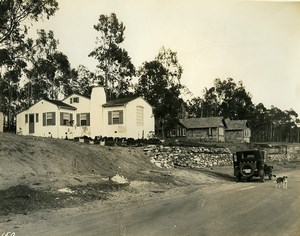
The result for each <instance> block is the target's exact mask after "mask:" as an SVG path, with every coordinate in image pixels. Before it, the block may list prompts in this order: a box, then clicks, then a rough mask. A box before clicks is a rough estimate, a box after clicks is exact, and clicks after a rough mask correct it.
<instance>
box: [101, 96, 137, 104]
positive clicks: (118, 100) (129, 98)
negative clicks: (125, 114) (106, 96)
mask: <svg viewBox="0 0 300 236" xmlns="http://www.w3.org/2000/svg"><path fill="white" fill-rule="evenodd" d="M136 98H138V96H134V97H126V98H120V99H114V100H110V101H107V102H106V103H105V104H103V107H116V106H124V105H126V104H127V103H129V102H131V101H132V100H134V99H136Z"/></svg>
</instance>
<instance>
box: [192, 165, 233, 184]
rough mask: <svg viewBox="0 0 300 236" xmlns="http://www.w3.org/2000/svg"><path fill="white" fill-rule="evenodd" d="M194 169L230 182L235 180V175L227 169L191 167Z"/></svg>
mask: <svg viewBox="0 0 300 236" xmlns="http://www.w3.org/2000/svg"><path fill="white" fill-rule="evenodd" d="M191 170H193V171H197V172H201V173H204V174H207V175H209V176H213V177H217V178H219V179H222V180H226V181H228V182H235V177H234V176H233V175H232V174H229V173H226V171H221V170H219V169H217V170H215V169H204V168H203V169H202V168H201V169H194V168H193V169H191Z"/></svg>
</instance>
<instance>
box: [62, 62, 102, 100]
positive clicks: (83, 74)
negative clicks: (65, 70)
mask: <svg viewBox="0 0 300 236" xmlns="http://www.w3.org/2000/svg"><path fill="white" fill-rule="evenodd" d="M96 80H97V78H96V76H95V74H94V73H93V72H91V71H90V70H88V69H87V68H86V67H85V66H83V65H79V66H78V68H77V69H72V70H71V74H70V80H69V86H68V88H67V91H66V94H67V95H70V94H72V93H78V94H81V95H83V96H89V95H90V94H91V92H92V87H93V85H94V83H95V81H96Z"/></svg>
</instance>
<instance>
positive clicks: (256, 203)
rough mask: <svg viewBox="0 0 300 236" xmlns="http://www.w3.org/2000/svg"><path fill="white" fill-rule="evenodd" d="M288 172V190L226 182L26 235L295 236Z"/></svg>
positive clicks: (296, 193)
mask: <svg viewBox="0 0 300 236" xmlns="http://www.w3.org/2000/svg"><path fill="white" fill-rule="evenodd" d="M287 174H288V176H289V178H288V180H289V185H288V189H287V190H283V189H276V188H275V183H274V182H273V181H265V183H259V182H243V183H234V182H229V183H226V184H223V185H221V186H212V187H207V188H205V189H199V190H198V191H195V192H192V193H190V194H187V195H184V196H178V197H174V198H172V199H162V200H154V201H152V200H150V201H143V202H139V203H136V204H130V205H118V204H116V205H114V206H113V207H111V208H107V209H101V210H97V209H95V210H94V211H92V212H86V213H82V214H76V215H74V216H71V217H68V218H59V217H58V218H57V219H55V220H54V221H51V224H49V225H45V227H36V228H35V227H34V224H33V225H32V228H35V229H36V230H35V232H30V235H130V236H131V235H133V236H135V235H136V236H142V235H145V236H148V235H149V236H150V235H155V236H159V235H163V236H165V235H180V236H182V235H197V236H199V235H200V236H201V235H208V236H210V235H212V236H218V235H222V236H224V235H225V236H226V235H230V236H234V235H246V236H248V235H249V236H252V235H259V236H261V235H270V236H271V235H272V236H277V235H278V236H285V235H286V236H296V235H300V188H299V186H300V173H299V171H298V172H297V171H291V172H288V173H287ZM20 230H21V229H20ZM23 233H25V232H24V231H23ZM23 233H22V232H20V234H19V235H23ZM17 235H18V234H17ZM24 235H25V234H24ZM26 235H27V234H26Z"/></svg>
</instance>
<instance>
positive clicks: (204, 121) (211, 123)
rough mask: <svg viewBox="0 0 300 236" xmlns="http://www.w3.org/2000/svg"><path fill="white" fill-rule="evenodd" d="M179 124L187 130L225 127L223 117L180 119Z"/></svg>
mask: <svg viewBox="0 0 300 236" xmlns="http://www.w3.org/2000/svg"><path fill="white" fill-rule="evenodd" d="M179 123H181V124H182V125H183V126H184V127H185V128H187V129H197V128H210V127H219V126H225V121H224V119H223V117H202V118H189V119H180V120H179Z"/></svg>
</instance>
